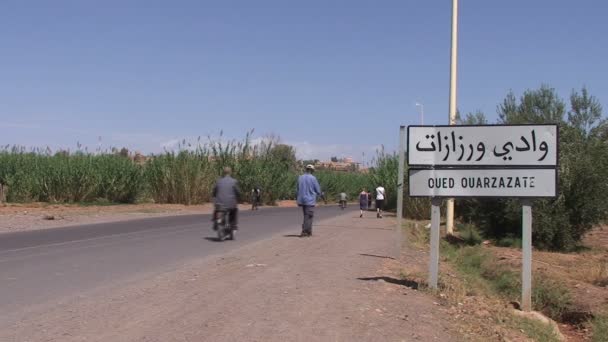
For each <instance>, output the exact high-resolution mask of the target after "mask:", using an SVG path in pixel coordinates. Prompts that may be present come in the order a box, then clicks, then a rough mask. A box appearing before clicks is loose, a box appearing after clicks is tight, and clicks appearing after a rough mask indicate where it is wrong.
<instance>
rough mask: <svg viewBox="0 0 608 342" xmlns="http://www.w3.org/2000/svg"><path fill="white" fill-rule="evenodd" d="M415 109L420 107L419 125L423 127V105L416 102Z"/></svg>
mask: <svg viewBox="0 0 608 342" xmlns="http://www.w3.org/2000/svg"><path fill="white" fill-rule="evenodd" d="M416 107H420V124H421V125H424V105H423V104H422V103H418V102H416Z"/></svg>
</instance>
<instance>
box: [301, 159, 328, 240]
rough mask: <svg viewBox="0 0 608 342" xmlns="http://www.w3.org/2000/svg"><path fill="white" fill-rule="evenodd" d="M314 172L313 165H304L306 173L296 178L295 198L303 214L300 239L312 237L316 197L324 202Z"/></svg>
mask: <svg viewBox="0 0 608 342" xmlns="http://www.w3.org/2000/svg"><path fill="white" fill-rule="evenodd" d="M314 171H315V167H314V166H313V165H310V164H309V165H306V173H304V174H303V175H301V176H300V177H299V178H298V187H297V189H296V197H297V201H298V206H300V207H302V212H303V213H304V223H303V224H302V234H300V236H301V237H307V236H311V235H312V218H313V216H314V207H315V205H316V204H317V196H319V197H321V198H323V199H324V200H325V197H324V196H323V193H322V192H321V186H320V185H319V182H318V181H317V178H316V177H315V176H313V172H314Z"/></svg>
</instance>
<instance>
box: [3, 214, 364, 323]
mask: <svg viewBox="0 0 608 342" xmlns="http://www.w3.org/2000/svg"><path fill="white" fill-rule="evenodd" d="M347 210H354V206H352V207H351V208H347ZM343 213H344V212H342V211H341V210H338V208H337V207H336V206H328V207H318V208H317V209H316V213H315V215H316V216H315V220H322V219H326V218H331V217H334V216H336V215H339V214H343ZM210 219H211V217H210V215H190V216H176V217H162V218H150V219H140V220H132V221H124V222H115V223H104V224H94V225H83V226H75V227H65V228H56V229H49V230H40V231H30V232H19V233H8V234H0V283H1V284H2V286H1V289H0V323H9V322H6V320H7V319H8V318H9V317H8V316H9V315H10V316H14V315H15V314H18V313H20V312H21V311H23V310H27V309H28V308H30V307H31V306H34V305H39V304H42V303H46V302H51V301H58V300H61V299H62V298H67V297H70V296H77V295H78V294H80V293H84V292H86V291H88V290H91V289H95V288H98V287H102V286H104V285H116V284H117V283H119V282H121V281H122V280H123V279H128V278H129V277H131V276H133V275H134V274H141V273H161V272H166V271H169V270H172V269H175V268H179V266H180V265H183V264H184V263H186V262H187V261H188V260H192V259H196V258H202V257H206V256H209V255H212V254H221V253H225V252H228V251H231V250H233V249H235V248H238V247H241V246H244V245H246V244H250V243H252V242H255V241H258V240H261V239H264V238H268V237H270V236H272V235H276V234H278V233H282V232H284V233H285V234H298V233H299V232H300V224H301V219H302V217H301V211H300V210H299V208H264V209H262V210H259V211H253V212H252V211H241V212H240V225H239V226H240V230H239V232H238V234H237V240H236V241H225V242H221V243H220V242H216V241H213V237H214V236H215V234H214V232H213V231H212V230H211V229H210V227H211V222H210Z"/></svg>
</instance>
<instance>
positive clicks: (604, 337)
mask: <svg viewBox="0 0 608 342" xmlns="http://www.w3.org/2000/svg"><path fill="white" fill-rule="evenodd" d="M592 326H593V339H592V341H593V342H608V314H603V315H598V316H596V317H595V318H594V319H593V322H592Z"/></svg>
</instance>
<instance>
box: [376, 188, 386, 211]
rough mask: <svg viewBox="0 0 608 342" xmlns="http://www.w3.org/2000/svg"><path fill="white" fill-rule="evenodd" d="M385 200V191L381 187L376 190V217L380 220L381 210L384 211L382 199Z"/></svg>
mask: <svg viewBox="0 0 608 342" xmlns="http://www.w3.org/2000/svg"><path fill="white" fill-rule="evenodd" d="M385 198H386V190H385V189H384V187H383V186H382V185H379V186H378V187H377V188H376V217H377V218H382V210H383V209H384V199H385Z"/></svg>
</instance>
